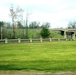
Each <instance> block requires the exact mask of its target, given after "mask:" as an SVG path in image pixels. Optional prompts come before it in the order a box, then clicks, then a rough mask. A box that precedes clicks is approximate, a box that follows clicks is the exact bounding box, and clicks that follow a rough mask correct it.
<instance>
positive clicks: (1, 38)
mask: <svg viewBox="0 0 76 75" xmlns="http://www.w3.org/2000/svg"><path fill="white" fill-rule="evenodd" d="M2 37H3V35H2V27H1V39H2Z"/></svg>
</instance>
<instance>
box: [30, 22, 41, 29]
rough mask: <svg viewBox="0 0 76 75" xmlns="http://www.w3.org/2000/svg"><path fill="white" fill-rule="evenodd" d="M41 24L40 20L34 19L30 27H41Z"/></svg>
mask: <svg viewBox="0 0 76 75" xmlns="http://www.w3.org/2000/svg"><path fill="white" fill-rule="evenodd" d="M39 24H40V22H36V21H33V22H31V23H30V25H29V28H31V29H36V28H39Z"/></svg>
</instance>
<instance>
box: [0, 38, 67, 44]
mask: <svg viewBox="0 0 76 75" xmlns="http://www.w3.org/2000/svg"><path fill="white" fill-rule="evenodd" d="M51 41H67V39H64V38H48V39H42V38H40V39H31V38H30V39H20V38H18V39H1V40H0V43H34V42H51Z"/></svg>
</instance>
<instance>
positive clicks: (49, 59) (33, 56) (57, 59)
mask: <svg viewBox="0 0 76 75" xmlns="http://www.w3.org/2000/svg"><path fill="white" fill-rule="evenodd" d="M0 70H26V71H33V70H34V71H48V72H55V71H76V41H64V42H49V43H21V44H0Z"/></svg>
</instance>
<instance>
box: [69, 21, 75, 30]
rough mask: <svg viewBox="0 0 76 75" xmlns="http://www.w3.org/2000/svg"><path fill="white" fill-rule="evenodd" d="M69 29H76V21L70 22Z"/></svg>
mask: <svg viewBox="0 0 76 75" xmlns="http://www.w3.org/2000/svg"><path fill="white" fill-rule="evenodd" d="M68 28H69V29H71V28H76V21H74V22H69V24H68Z"/></svg>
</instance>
